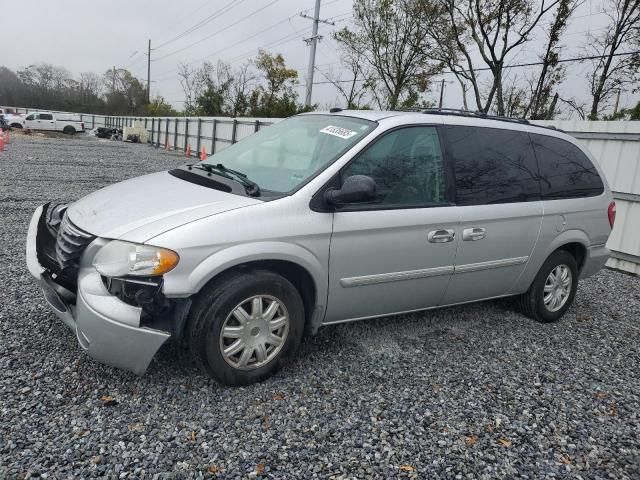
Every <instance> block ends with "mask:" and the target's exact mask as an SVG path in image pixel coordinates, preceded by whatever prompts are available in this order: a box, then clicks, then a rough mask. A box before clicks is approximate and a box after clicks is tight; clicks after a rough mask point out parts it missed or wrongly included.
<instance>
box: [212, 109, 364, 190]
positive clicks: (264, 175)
mask: <svg viewBox="0 0 640 480" xmlns="http://www.w3.org/2000/svg"><path fill="white" fill-rule="evenodd" d="M376 126H377V124H376V123H375V122H370V121H368V120H363V119H359V118H353V117H344V116H340V115H300V116H296V117H291V118H288V119H286V120H283V121H281V122H278V123H276V124H274V125H271V126H269V127H266V128H264V129H263V130H260V131H259V132H257V133H255V134H253V135H251V136H249V137H247V138H244V139H242V140H241V141H240V142H238V143H236V144H234V145H232V146H230V147H228V148H226V149H225V150H223V151H221V152H219V153H216V154H215V155H213V156H212V157H209V158H208V159H207V160H205V161H204V162H202V163H208V164H212V165H217V164H222V165H224V166H225V167H226V168H228V169H233V170H237V171H239V172H242V173H243V174H245V175H247V177H248V178H249V179H250V180H251V181H253V182H256V183H257V184H258V185H259V186H260V189H261V190H269V191H272V192H278V193H284V192H290V191H292V190H294V189H295V188H296V187H298V186H299V185H300V184H302V183H303V182H305V181H306V180H307V179H309V178H310V177H311V176H313V175H314V174H315V173H317V172H318V171H320V170H322V169H323V168H325V167H326V166H327V165H328V164H330V163H331V162H333V161H334V160H335V159H336V158H338V157H339V156H340V155H342V154H343V153H345V152H346V151H347V150H349V149H350V148H351V147H353V146H354V145H355V144H356V143H358V142H359V141H360V140H362V139H363V138H364V137H365V136H366V135H368V134H369V133H370V132H371V131H372V130H373V129H374V128H375V127H376Z"/></svg>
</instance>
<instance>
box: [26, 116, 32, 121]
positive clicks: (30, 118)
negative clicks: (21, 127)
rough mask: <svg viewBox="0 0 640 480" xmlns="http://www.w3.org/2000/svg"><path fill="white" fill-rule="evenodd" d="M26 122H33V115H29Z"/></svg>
mask: <svg viewBox="0 0 640 480" xmlns="http://www.w3.org/2000/svg"><path fill="white" fill-rule="evenodd" d="M25 120H33V115H29V116H28V117H27V118H25Z"/></svg>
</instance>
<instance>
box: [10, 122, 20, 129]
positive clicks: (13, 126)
mask: <svg viewBox="0 0 640 480" xmlns="http://www.w3.org/2000/svg"><path fill="white" fill-rule="evenodd" d="M11 128H17V129H18V130H20V129H21V128H22V124H21V123H12V124H11Z"/></svg>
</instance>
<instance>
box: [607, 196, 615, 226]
mask: <svg viewBox="0 0 640 480" xmlns="http://www.w3.org/2000/svg"><path fill="white" fill-rule="evenodd" d="M607 215H608V216H609V225H611V228H613V224H614V223H615V222H616V202H613V201H612V202H611V203H610V204H609V208H608V209H607Z"/></svg>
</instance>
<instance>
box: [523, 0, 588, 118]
mask: <svg viewBox="0 0 640 480" xmlns="http://www.w3.org/2000/svg"><path fill="white" fill-rule="evenodd" d="M582 1H583V0H560V3H558V7H557V9H556V11H555V16H554V19H553V21H552V22H551V23H550V25H549V26H548V29H547V43H546V46H545V50H544V54H543V55H541V56H540V61H541V62H542V66H541V67H540V73H539V74H538V76H537V79H536V80H535V83H534V84H533V85H532V89H531V96H530V98H529V101H528V103H527V105H526V107H525V109H524V112H523V113H522V116H523V117H527V116H530V117H531V118H532V119H534V120H544V119H550V118H552V116H553V112H554V110H555V106H556V104H557V101H558V96H557V93H556V94H555V95H554V94H553V90H554V88H555V87H557V86H558V85H559V84H560V83H561V82H562V80H564V77H565V69H564V67H563V66H562V65H561V64H560V63H559V60H560V47H561V46H560V38H561V36H562V34H563V33H564V31H565V30H566V28H567V24H568V21H569V18H570V17H571V15H572V14H573V12H574V11H575V9H576V8H577V7H578V5H580V3H582ZM554 100H555V101H554Z"/></svg>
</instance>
